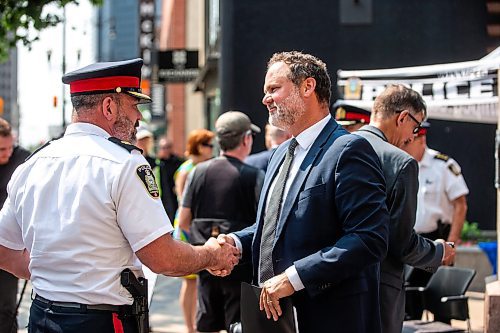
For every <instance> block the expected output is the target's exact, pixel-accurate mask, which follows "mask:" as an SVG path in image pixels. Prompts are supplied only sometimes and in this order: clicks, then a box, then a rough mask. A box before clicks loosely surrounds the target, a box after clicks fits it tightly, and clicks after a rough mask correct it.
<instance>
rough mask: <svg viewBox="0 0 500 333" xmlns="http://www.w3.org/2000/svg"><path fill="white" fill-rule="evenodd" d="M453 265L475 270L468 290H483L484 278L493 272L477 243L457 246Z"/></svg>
mask: <svg viewBox="0 0 500 333" xmlns="http://www.w3.org/2000/svg"><path fill="white" fill-rule="evenodd" d="M455 266H457V267H467V268H473V269H475V270H476V276H475V277H474V280H472V283H471V285H470V287H469V291H478V292H484V290H485V283H484V278H485V277H487V276H490V275H491V274H492V273H493V267H492V266H491V264H490V262H489V260H488V257H487V256H486V254H485V253H484V252H483V251H482V250H481V249H480V248H479V246H477V245H470V246H461V245H460V246H457V254H456V257H455Z"/></svg>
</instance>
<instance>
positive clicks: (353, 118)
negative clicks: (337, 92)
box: [333, 100, 371, 133]
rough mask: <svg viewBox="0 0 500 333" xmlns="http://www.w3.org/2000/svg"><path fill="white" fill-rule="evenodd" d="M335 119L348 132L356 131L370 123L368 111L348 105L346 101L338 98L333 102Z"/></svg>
mask: <svg viewBox="0 0 500 333" xmlns="http://www.w3.org/2000/svg"><path fill="white" fill-rule="evenodd" d="M333 111H334V112H335V120H336V121H337V123H339V124H340V125H342V127H344V129H345V130H347V131H348V132H349V133H352V132H354V131H357V130H358V129H360V128H361V127H363V126H364V125H367V124H369V123H370V114H371V113H370V111H367V110H365V109H362V108H358V107H357V106H354V105H350V104H348V103H346V101H343V100H338V101H337V102H335V104H333Z"/></svg>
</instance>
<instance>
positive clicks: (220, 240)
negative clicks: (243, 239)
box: [203, 234, 241, 277]
mask: <svg viewBox="0 0 500 333" xmlns="http://www.w3.org/2000/svg"><path fill="white" fill-rule="evenodd" d="M203 246H204V247H205V248H206V249H207V250H208V251H209V253H210V261H209V265H208V266H207V268H206V269H207V271H208V272H210V273H211V274H212V275H215V276H220V277H223V276H227V275H229V274H231V271H232V270H233V268H234V266H236V265H237V264H238V262H239V260H240V255H241V254H240V250H238V248H236V244H235V242H234V239H233V238H231V237H230V236H228V235H224V234H220V235H219V236H218V237H217V239H215V238H213V237H211V238H209V239H208V240H207V242H206V243H205V245H203Z"/></svg>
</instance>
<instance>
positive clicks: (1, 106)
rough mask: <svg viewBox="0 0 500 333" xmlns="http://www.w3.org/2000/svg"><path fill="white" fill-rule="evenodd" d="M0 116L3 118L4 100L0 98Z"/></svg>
mask: <svg viewBox="0 0 500 333" xmlns="http://www.w3.org/2000/svg"><path fill="white" fill-rule="evenodd" d="M0 116H3V98H2V97H0Z"/></svg>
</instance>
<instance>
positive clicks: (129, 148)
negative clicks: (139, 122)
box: [108, 136, 142, 154]
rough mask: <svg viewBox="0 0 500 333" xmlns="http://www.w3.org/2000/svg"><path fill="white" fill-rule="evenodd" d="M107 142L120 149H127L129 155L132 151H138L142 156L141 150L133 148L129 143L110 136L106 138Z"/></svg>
mask: <svg viewBox="0 0 500 333" xmlns="http://www.w3.org/2000/svg"><path fill="white" fill-rule="evenodd" d="M108 140H109V141H111V142H113V143H114V144H117V145H119V146H120V147H123V148H125V149H127V150H128V152H129V153H130V152H132V150H138V151H140V152H141V154H142V149H141V148H139V147H136V146H134V145H133V144H131V143H130V142H127V141H123V140H120V139H118V138H115V137H114V136H110V137H109V138H108Z"/></svg>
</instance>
